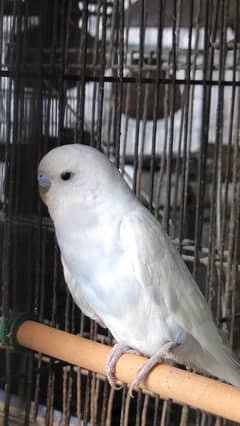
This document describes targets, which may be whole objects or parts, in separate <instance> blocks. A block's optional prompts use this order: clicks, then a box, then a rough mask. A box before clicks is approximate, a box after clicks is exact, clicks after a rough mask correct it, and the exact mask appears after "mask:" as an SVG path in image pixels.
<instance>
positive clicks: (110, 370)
mask: <svg viewBox="0 0 240 426" xmlns="http://www.w3.org/2000/svg"><path fill="white" fill-rule="evenodd" d="M177 346H178V344H176V343H174V342H167V343H166V344H165V345H163V347H162V348H161V349H160V350H159V351H158V352H157V353H156V354H154V355H153V356H152V357H151V358H150V359H148V360H147V361H146V362H145V363H144V364H143V365H141V367H140V368H139V369H138V372H137V374H136V376H135V378H134V380H133V382H132V383H131V385H130V388H129V394H130V396H131V398H133V391H135V390H137V388H138V387H139V385H140V383H141V382H142V380H144V379H145V377H146V376H147V375H148V373H149V372H150V371H151V370H152V369H153V367H155V366H156V365H157V364H161V363H162V362H163V361H164V359H165V358H172V354H171V351H172V349H174V348H176V347H177ZM125 353H133V354H137V355H140V353H139V352H138V351H136V350H134V349H131V348H129V347H128V346H126V345H123V344H121V343H117V344H116V345H114V346H113V348H112V350H111V352H110V353H109V355H108V358H107V362H106V375H107V379H108V381H109V383H110V385H111V386H112V388H113V389H116V390H118V389H121V388H122V385H120V386H117V385H116V375H115V371H116V364H117V362H118V360H119V358H121V356H122V355H123V354H125Z"/></svg>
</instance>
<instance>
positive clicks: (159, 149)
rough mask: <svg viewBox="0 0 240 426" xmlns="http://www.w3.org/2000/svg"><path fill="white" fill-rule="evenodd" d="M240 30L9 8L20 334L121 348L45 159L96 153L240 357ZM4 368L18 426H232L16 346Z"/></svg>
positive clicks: (187, 20)
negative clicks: (99, 309)
mask: <svg viewBox="0 0 240 426" xmlns="http://www.w3.org/2000/svg"><path fill="white" fill-rule="evenodd" d="M239 15H240V5H239V1H238V0H204V1H200V0H170V1H166V0H138V1H132V0H115V1H107V0H98V1H96V0H92V1H87V0H81V1H80V2H78V1H77V2H76V1H74V0H54V1H53V2H48V1H47V0H43V1H37V0H31V1H30V0H24V1H20V0H12V1H10V0H1V1H0V22H1V25H0V29H1V30H0V49H1V79H0V91H1V98H0V253H1V259H2V262H1V266H0V268H1V278H0V280H1V310H2V314H3V315H4V317H5V318H6V320H7V319H8V318H9V312H10V310H13V311H26V312H29V313H32V314H34V315H37V317H38V318H39V319H40V320H41V321H43V322H46V323H49V324H51V325H53V326H55V327H60V328H62V329H64V330H66V331H69V332H72V333H80V334H81V335H84V336H87V337H89V338H92V339H97V340H98V341H101V342H105V343H111V341H112V339H111V336H110V334H108V333H106V332H105V331H104V330H103V329H101V327H99V326H97V325H96V324H95V323H93V322H92V321H89V320H88V319H87V318H86V317H84V316H83V314H81V312H80V311H79V310H78V308H76V307H75V305H74V303H73V302H72V299H71V297H70V295H69V293H68V290H67V288H66V285H65V283H64V279H63V276H62V269H61V264H60V260H59V252H58V248H57V245H56V242H55V238H54V232H53V227H52V224H51V221H50V220H49V217H48V213H47V211H46V209H45V208H44V207H43V206H42V205H41V204H40V201H39V198H38V193H37V184H36V169H37V164H38V161H39V159H40V158H41V156H42V155H43V154H44V153H45V152H47V151H48V150H49V149H51V148H52V147H54V146H57V145H61V144H66V143H72V142H75V143H85V144H90V145H93V146H96V147H97V148H98V149H101V150H102V151H103V152H104V153H105V154H106V155H108V156H109V157H110V158H111V160H112V161H114V162H115V164H116V165H117V166H118V167H119V168H120V170H121V172H122V173H123V175H124V177H125V178H126V180H127V182H128V184H129V185H130V187H131V188H132V190H133V191H134V192H136V194H137V196H138V197H139V199H140V200H141V201H142V202H143V203H144V204H145V205H146V206H147V207H148V208H149V209H150V210H151V211H152V213H153V214H154V215H155V216H156V217H157V218H158V219H159V220H160V221H161V222H162V224H163V226H164V227H165V229H166V230H167V232H168V233H169V234H170V236H171V238H172V240H173V243H174V244H176V246H177V248H178V249H179V250H180V252H181V254H182V256H183V258H184V259H185V261H186V262H187V265H188V266H189V268H190V270H191V271H192V273H193V275H194V277H195V278H196V280H197V282H198V284H199V286H200V288H201V289H202V291H203V292H204V293H205V295H206V297H207V299H208V301H209V304H210V306H211V308H212V310H213V312H214V315H215V318H216V321H217V324H218V325H219V327H220V328H221V329H222V330H223V332H224V333H225V334H226V337H227V338H228V339H229V341H230V343H231V345H232V346H233V349H234V351H235V352H236V354H237V355H238V356H240V347H239V345H238V341H239V331H238V330H239V329H240V322H239V321H240V320H239V318H240V297H239V294H240V291H239V273H240V269H239V268H240V265H239V240H240V235H239V213H240V212H239V209H240V175H239V170H240V142H239V135H240V108H239V105H240V99H239V97H240V92H239V86H240V83H239V22H240V20H239V18H240V16H239ZM0 357H1V358H0V359H1V363H0V376H1V377H0V384H1V386H0V387H1V389H0V418H1V419H2V420H1V424H3V425H4V426H6V425H10V424H22V425H29V424H46V425H49V426H51V425H61V426H63V425H69V424H78V425H91V426H92V425H97V426H98V425H99V426H100V425H101V426H105V425H107V426H110V425H121V426H127V425H136V426H140V425H141V426H144V425H146V426H157V425H161V426H165V425H177V424H179V425H181V426H183V425H199V426H200V425H201V426H204V425H218V426H219V425H227V424H233V423H231V422H227V421H224V420H223V419H219V418H217V419H216V418H215V417H214V416H210V415H208V414H206V413H202V412H199V411H196V410H193V409H192V408H190V407H187V406H184V407H181V406H180V405H177V404H176V403H175V402H174V401H170V400H162V399H160V398H159V397H156V396H154V395H151V394H148V393H143V392H142V391H139V392H138V393H137V396H136V397H135V398H134V399H133V400H132V399H131V398H130V397H129V394H128V392H127V387H126V386H123V389H122V390H121V391H118V392H115V391H113V390H111V389H110V387H109V385H108V383H107V382H106V380H105V379H104V378H103V377H99V376H97V375H96V374H93V373H90V372H88V371H85V370H83V369H80V368H76V367H73V366H70V365H66V364H65V363H63V362H59V361H55V360H52V359H49V358H47V357H44V356H43V355H41V354H33V353H21V352H19V353H18V352H16V353H15V352H12V351H11V350H10V348H9V347H8V346H7V344H6V345H2V347H1V352H0ZM37 422H42V423H37Z"/></svg>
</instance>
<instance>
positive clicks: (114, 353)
mask: <svg viewBox="0 0 240 426" xmlns="http://www.w3.org/2000/svg"><path fill="white" fill-rule="evenodd" d="M123 354H135V355H141V354H140V352H138V351H136V350H135V349H131V348H130V347H129V346H127V345H123V344H121V343H116V345H114V346H113V348H112V350H111V352H110V353H109V355H108V358H107V362H106V374H107V379H108V381H109V383H110V385H111V386H112V387H113V388H114V389H121V386H116V375H115V373H116V364H117V362H118V360H119V358H121V356H122V355H123Z"/></svg>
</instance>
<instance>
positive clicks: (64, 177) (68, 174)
mask: <svg viewBox="0 0 240 426" xmlns="http://www.w3.org/2000/svg"><path fill="white" fill-rule="evenodd" d="M71 177H72V173H71V172H63V173H62V174H61V179H62V180H69V179H70V178H71Z"/></svg>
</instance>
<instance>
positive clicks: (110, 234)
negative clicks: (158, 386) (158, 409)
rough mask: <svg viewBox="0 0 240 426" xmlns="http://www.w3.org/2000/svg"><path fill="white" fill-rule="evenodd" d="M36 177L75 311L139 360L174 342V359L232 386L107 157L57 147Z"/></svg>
mask: <svg viewBox="0 0 240 426" xmlns="http://www.w3.org/2000/svg"><path fill="white" fill-rule="evenodd" d="M66 171H69V172H71V177H70V178H69V180H67V181H64V180H62V179H61V173H63V172H66ZM39 172H40V173H41V176H42V175H46V176H47V180H49V181H50V182H51V185H50V187H49V190H48V192H47V194H45V195H44V201H45V202H46V204H47V206H48V208H49V212H50V215H51V217H52V219H53V221H54V225H55V229H56V235H57V240H58V244H59V247H60V250H61V254H62V263H63V267H64V274H65V279H66V282H67V284H68V286H69V289H70V291H71V293H72V296H73V298H74V300H75V302H76V303H77V305H78V306H79V307H80V308H81V309H82V311H83V312H84V313H85V314H86V315H88V316H89V317H91V318H93V319H95V320H97V321H98V322H99V323H100V324H101V325H104V326H106V327H108V328H109V329H110V330H111V332H112V334H113V336H114V337H115V339H116V340H117V341H118V342H120V343H122V344H124V345H126V346H128V347H131V348H134V349H136V350H138V351H139V352H141V353H143V354H144V355H147V356H152V355H153V354H155V353H156V352H158V351H159V350H160V348H161V347H162V346H164V345H165V344H166V343H167V342H174V343H176V344H179V346H177V347H176V348H174V349H173V351H172V353H173V358H174V359H176V361H178V362H180V363H183V364H186V365H190V366H192V367H194V368H197V369H199V370H205V371H207V372H209V373H210V374H213V375H215V376H217V377H219V378H221V379H223V380H226V381H229V382H230V383H233V384H235V385H238V386H240V372H239V364H238V362H237V361H236V360H235V359H234V358H233V356H232V353H231V351H230V349H229V348H228V347H227V346H226V345H225V344H224V343H223V341H222V339H221V337H220V334H219V333H218V330H217V328H216V326H215V324H214V321H213V318H212V314H211V312H210V310H209V308H208V305H207V303H206V301H205V299H204V297H203V296H202V294H201V292H200V290H199V288H198V286H197V284H196V283H195V281H194V280H193V278H192V276H191V274H190V272H189V271H188V269H187V267H186V266H185V264H184V263H183V261H182V259H181V257H180V255H179V254H178V253H177V251H176V250H175V248H174V247H173V246H172V244H171V242H170V240H169V238H168V236H167V235H166V234H165V232H164V231H163V230H162V228H161V226H160V224H159V223H158V222H157V221H156V220H155V218H154V217H153V216H152V215H151V214H150V213H149V211H148V210H146V209H145V208H144V207H143V206H142V205H141V204H140V203H139V201H138V200H137V199H136V198H135V196H134V195H133V194H132V192H131V191H130V190H129V188H128V186H127V185H126V183H125V181H124V180H123V178H122V177H121V175H120V173H119V172H118V171H117V169H116V168H115V167H114V166H113V165H112V164H111V163H110V162H109V160H108V159H107V158H106V157H105V156H104V155H103V154H101V153H99V152H98V151H96V150H94V149H93V148H90V147H86V146H81V145H70V146H63V147H59V148H56V149H55V150H53V151H51V152H50V153H49V154H47V156H46V157H44V158H43V160H42V161H41V163H40V165H39ZM42 179H43V178H42ZM43 181H44V182H45V180H44V179H43ZM40 185H41V182H40Z"/></svg>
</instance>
